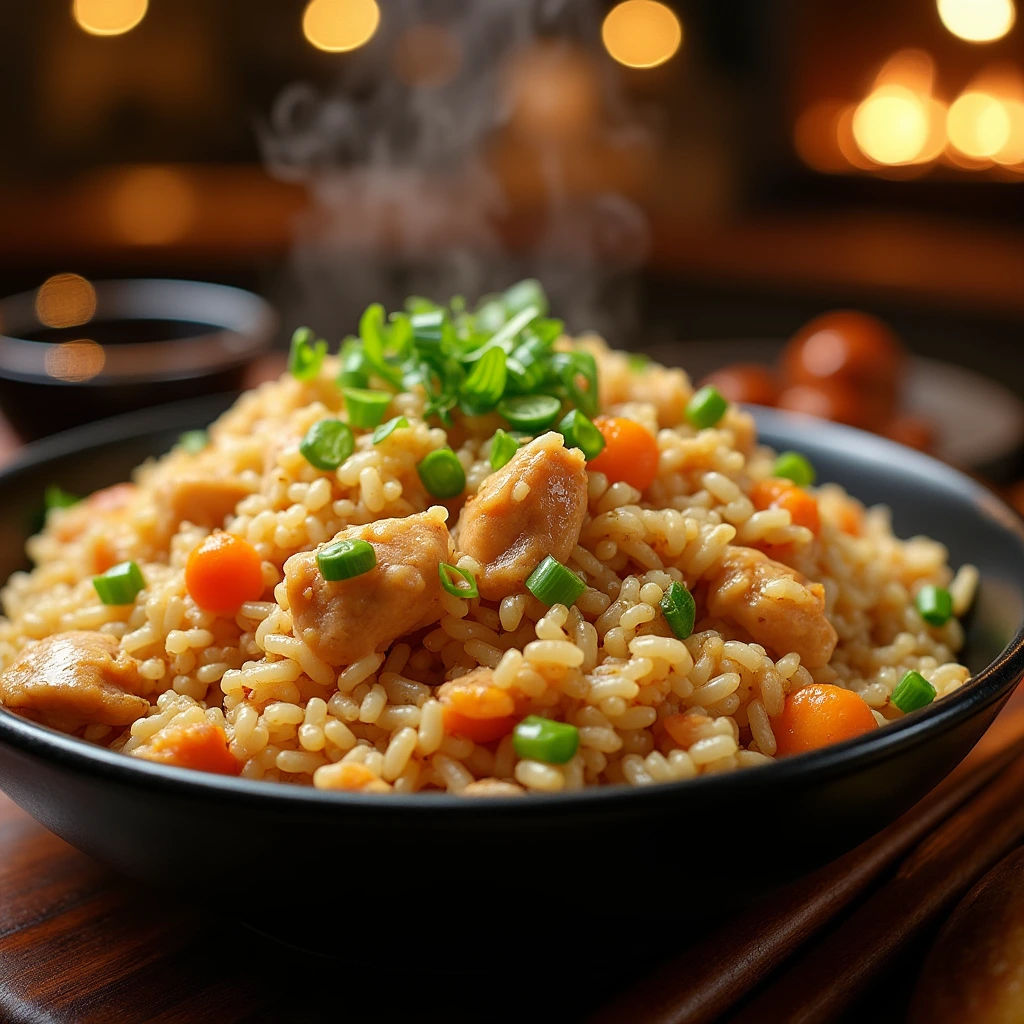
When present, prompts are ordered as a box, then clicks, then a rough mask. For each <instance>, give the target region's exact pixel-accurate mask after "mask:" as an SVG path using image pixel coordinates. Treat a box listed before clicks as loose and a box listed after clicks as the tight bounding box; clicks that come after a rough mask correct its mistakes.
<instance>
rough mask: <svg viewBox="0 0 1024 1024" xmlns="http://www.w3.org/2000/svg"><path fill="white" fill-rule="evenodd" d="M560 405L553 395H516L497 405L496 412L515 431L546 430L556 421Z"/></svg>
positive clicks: (560, 408)
mask: <svg viewBox="0 0 1024 1024" xmlns="http://www.w3.org/2000/svg"><path fill="white" fill-rule="evenodd" d="M561 410H562V403H561V402H560V401H559V400H558V399H557V398H555V396H554V395H516V396H514V397H513V398H505V399H503V400H502V401H501V402H499V403H498V412H500V413H501V415H502V416H504V417H505V419H507V420H508V421H509V423H511V424H512V426H513V427H515V428H516V429H517V430H529V431H531V432H533V431H538V430H546V429H547V428H548V427H550V426H551V424H552V423H554V422H555V420H556V419H558V414H559V412H561Z"/></svg>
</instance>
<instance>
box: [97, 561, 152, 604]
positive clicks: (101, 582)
mask: <svg viewBox="0 0 1024 1024" xmlns="http://www.w3.org/2000/svg"><path fill="white" fill-rule="evenodd" d="M92 585H93V586H94V587H95V588H96V593H97V594H99V596H100V600H101V601H102V602H103V603H104V604H111V605H126V604H131V603H132V602H133V601H134V600H135V598H136V597H137V596H138V593H139V591H140V590H142V589H143V588H144V587H145V586H146V580H145V577H144V576H143V575H142V570H141V569H140V568H139V567H138V566H137V565H136V564H135V563H134V562H121V563H120V564H118V565H115V566H113V567H112V568H110V569H108V570H107V571H106V572H105V573H103V575H102V576H94V577H93V578H92Z"/></svg>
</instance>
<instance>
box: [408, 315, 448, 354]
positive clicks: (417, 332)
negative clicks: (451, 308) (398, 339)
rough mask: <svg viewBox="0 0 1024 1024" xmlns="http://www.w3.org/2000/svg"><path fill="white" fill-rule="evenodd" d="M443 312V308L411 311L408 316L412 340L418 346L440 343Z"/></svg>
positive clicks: (443, 318) (442, 330)
mask: <svg viewBox="0 0 1024 1024" xmlns="http://www.w3.org/2000/svg"><path fill="white" fill-rule="evenodd" d="M445 319H446V317H445V313H444V310H443V309H431V310H429V311H426V312H422V313H413V314H412V316H410V317H409V321H410V323H411V324H412V337H413V341H414V343H415V344H416V345H418V346H428V347H432V346H435V345H440V344H441V338H442V337H443V335H444V323H445Z"/></svg>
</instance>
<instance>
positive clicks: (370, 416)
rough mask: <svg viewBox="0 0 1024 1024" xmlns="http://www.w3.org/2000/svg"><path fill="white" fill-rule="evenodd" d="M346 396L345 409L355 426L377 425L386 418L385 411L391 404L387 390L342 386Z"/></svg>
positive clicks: (350, 421) (349, 419)
mask: <svg viewBox="0 0 1024 1024" xmlns="http://www.w3.org/2000/svg"><path fill="white" fill-rule="evenodd" d="M342 394H343V395H344V396H345V410H346V412H347V413H348V421H349V423H350V424H351V425H352V426H353V427H375V426H377V424H379V423H380V421H381V420H382V419H384V413H386V412H387V411H388V405H390V404H391V394H390V392H387V391H372V390H369V389H368V388H342Z"/></svg>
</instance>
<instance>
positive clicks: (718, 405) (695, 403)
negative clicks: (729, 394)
mask: <svg viewBox="0 0 1024 1024" xmlns="http://www.w3.org/2000/svg"><path fill="white" fill-rule="evenodd" d="M728 408H729V403H728V402H727V401H726V400H725V398H724V397H723V396H722V393H721V391H719V390H718V388H716V387H712V385H710V384H708V385H706V386H705V387H702V388H701V389H700V391H698V392H696V394H694V396H693V397H692V398H691V399H690V401H689V402H687V404H686V418H687V419H688V420H689V421H690V422H691V423H692V424H693V425H694V426H695V427H696V428H697V429H698V430H705V429H707V428H708V427H713V426H714V425H715V424H716V423H717V422H718V421H719V420H720V419H721V418H722V417H723V416H724V415H725V410H726V409H728Z"/></svg>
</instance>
